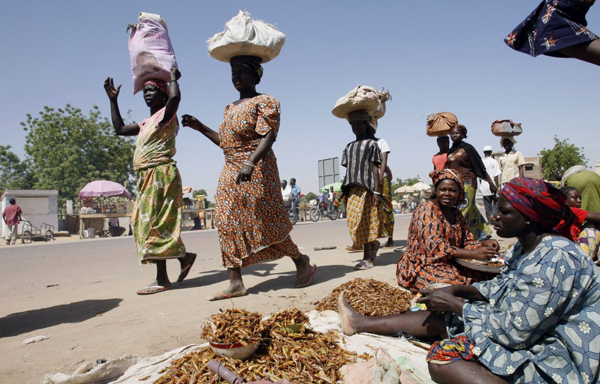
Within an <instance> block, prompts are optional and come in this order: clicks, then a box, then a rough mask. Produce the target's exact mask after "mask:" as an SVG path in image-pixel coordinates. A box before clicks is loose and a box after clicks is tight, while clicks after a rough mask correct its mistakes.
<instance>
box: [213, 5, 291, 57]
mask: <svg viewBox="0 0 600 384" xmlns="http://www.w3.org/2000/svg"><path fill="white" fill-rule="evenodd" d="M207 43H208V54H209V55H210V56H211V57H213V58H215V59H217V60H219V61H224V62H227V63H229V61H230V60H231V58H232V57H234V56H257V57H260V58H261V59H262V62H263V63H266V62H268V61H271V60H273V59H274V58H276V57H277V56H278V55H279V52H280V51H281V48H282V47H283V44H284V43H285V35H284V34H283V33H282V32H280V31H278V30H277V29H276V28H275V27H274V26H272V25H271V24H267V23H265V22H264V21H260V20H252V19H251V18H250V14H249V13H248V12H244V11H240V12H239V13H238V14H237V16H235V17H234V18H233V19H231V20H229V21H228V22H227V23H225V30H224V31H223V32H221V33H217V34H216V35H214V36H213V37H211V38H210V39H208V41H207Z"/></svg>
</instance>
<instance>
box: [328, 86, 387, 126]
mask: <svg viewBox="0 0 600 384" xmlns="http://www.w3.org/2000/svg"><path fill="white" fill-rule="evenodd" d="M380 108H381V101H380V100H379V92H378V91H376V90H375V88H372V87H369V86H366V85H358V86H356V88H354V89H353V90H351V91H350V92H349V93H348V94H347V95H346V96H344V97H340V98H339V99H338V100H337V102H336V103H335V107H333V110H332V111H331V113H333V115H334V116H335V117H339V118H340V119H347V118H348V114H349V113H350V112H352V111H358V110H366V111H367V113H368V114H369V115H370V116H372V114H373V112H375V111H376V110H377V109H380ZM384 113H385V110H384ZM382 116H383V115H382Z"/></svg>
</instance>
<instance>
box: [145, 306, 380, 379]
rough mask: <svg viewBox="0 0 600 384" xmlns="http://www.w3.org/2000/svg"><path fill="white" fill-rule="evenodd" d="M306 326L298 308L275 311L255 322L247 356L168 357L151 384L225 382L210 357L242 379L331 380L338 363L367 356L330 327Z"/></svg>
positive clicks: (337, 375) (208, 352) (336, 373)
mask: <svg viewBox="0 0 600 384" xmlns="http://www.w3.org/2000/svg"><path fill="white" fill-rule="evenodd" d="M213 318H214V317H213ZM307 325H308V317H307V316H306V315H305V314H304V313H302V312H301V311H300V310H298V309H296V308H292V309H287V310H283V311H279V312H277V313H275V314H273V315H272V316H271V317H270V318H269V319H267V320H265V321H263V322H262V323H261V329H262V335H263V342H262V343H261V346H260V347H259V349H258V350H257V351H256V353H255V354H254V355H252V356H251V357H250V358H249V359H248V360H246V361H240V360H235V359H231V358H228V357H221V356H216V355H215V354H214V353H213V352H212V350H211V349H210V348H209V347H207V348H204V349H202V350H201V351H199V352H193V353H190V354H187V355H185V356H184V357H182V358H180V359H177V360H174V361H173V363H172V364H171V366H170V367H169V368H167V369H166V370H165V372H164V375H163V376H162V377H161V378H159V379H158V380H157V381H156V382H155V384H198V383H226V382H225V381H223V380H222V379H220V378H219V377H218V376H217V375H216V374H214V373H213V372H212V371H210V370H209V369H208V368H207V367H206V364H207V363H208V361H209V360H210V359H215V360H218V361H219V362H221V363H222V364H223V365H225V367H226V368H228V369H229V370H231V371H232V372H234V373H235V374H237V375H238V376H241V377H243V378H244V379H245V380H246V381H255V380H264V379H267V380H271V381H274V382H275V381H279V380H282V379H287V380H289V381H291V382H293V383H295V384H303V383H307V384H308V383H335V382H337V381H338V380H341V376H340V373H339V369H340V368H341V367H342V366H343V365H346V364H349V363H354V362H356V361H357V358H358V357H361V358H363V359H369V358H370V356H368V355H361V356H357V355H356V353H354V352H349V351H346V350H344V349H342V348H341V347H340V346H339V345H338V338H339V335H338V334H337V333H336V332H333V331H329V332H327V333H319V332H314V331H312V330H310V329H309V328H307Z"/></svg>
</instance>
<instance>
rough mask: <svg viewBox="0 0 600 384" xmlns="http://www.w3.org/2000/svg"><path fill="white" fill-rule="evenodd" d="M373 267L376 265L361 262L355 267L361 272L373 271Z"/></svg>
mask: <svg viewBox="0 0 600 384" xmlns="http://www.w3.org/2000/svg"><path fill="white" fill-rule="evenodd" d="M373 267H374V265H373V264H372V263H367V262H366V261H364V260H361V261H360V262H359V263H358V264H356V265H355V266H354V269H356V270H359V271H363V270H365V269H371V268H373Z"/></svg>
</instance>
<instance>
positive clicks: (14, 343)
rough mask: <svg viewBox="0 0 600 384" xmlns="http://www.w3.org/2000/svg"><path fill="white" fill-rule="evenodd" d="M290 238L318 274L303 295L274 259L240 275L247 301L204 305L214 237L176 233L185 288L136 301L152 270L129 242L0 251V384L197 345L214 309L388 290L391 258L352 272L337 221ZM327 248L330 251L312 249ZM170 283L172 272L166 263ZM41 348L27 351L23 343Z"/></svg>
mask: <svg viewBox="0 0 600 384" xmlns="http://www.w3.org/2000/svg"><path fill="white" fill-rule="evenodd" d="M409 220H410V216H409V215H397V216H396V221H397V225H396V228H395V237H396V243H397V244H398V245H402V244H405V240H406V233H407V229H408V222H409ZM292 238H293V239H294V241H295V242H296V244H298V246H299V247H301V248H302V249H303V252H304V253H306V254H308V255H309V256H310V257H311V258H312V261H313V262H314V263H316V264H317V265H318V266H319V268H318V270H317V273H316V277H315V280H314V283H313V285H312V286H310V287H307V288H304V289H293V288H292V286H293V284H294V276H295V270H294V264H293V263H292V261H291V260H289V259H287V258H284V259H281V260H278V261H275V262H270V263H264V264H260V265H256V266H252V267H249V268H247V269H245V270H244V281H245V283H246V286H247V288H248V289H249V293H250V294H249V295H248V296H246V297H244V298H237V299H234V300H225V301H220V302H208V301H206V298H207V297H208V296H209V295H211V294H213V293H214V292H216V291H218V290H220V289H223V288H225V287H226V286H227V283H226V279H227V273H226V271H225V270H224V269H223V268H222V267H221V260H220V253H219V248H218V241H217V236H216V231H214V230H205V231H197V232H186V233H184V235H183V239H184V242H185V244H186V246H187V247H188V249H189V250H190V251H192V252H197V253H198V255H199V258H198V260H197V261H196V264H195V265H194V267H193V269H192V271H191V273H190V275H189V276H188V279H187V280H186V281H184V282H183V283H181V284H178V285H176V286H174V288H175V289H173V290H172V291H168V292H164V293H160V294H157V295H152V296H146V297H141V296H138V295H136V294H135V291H136V289H138V288H141V287H144V286H145V285H147V284H148V283H150V282H151V281H153V280H154V273H155V270H154V267H152V266H144V267H140V266H139V265H138V263H137V259H136V256H135V253H134V247H133V241H132V239H131V238H130V237H129V238H127V237H126V238H115V239H91V240H77V241H72V242H64V243H60V242H59V243H54V244H45V243H34V244H30V245H21V246H16V247H4V246H3V247H1V248H0V292H1V297H2V305H1V306H0V350H2V352H3V353H2V354H3V356H4V357H3V362H2V364H1V368H0V382H2V383H5V382H11V383H39V382H40V380H41V378H42V377H43V375H44V374H46V373H53V372H64V373H72V372H73V370H75V369H76V368H77V367H78V366H79V365H80V364H81V363H84V362H88V361H95V360H96V359H99V358H104V359H109V358H117V357H120V356H122V355H124V354H127V353H135V354H139V355H143V356H154V355H158V354H161V353H163V352H165V351H168V350H171V349H174V348H177V347H179V346H182V345H185V344H190V343H197V342H199V334H200V330H201V326H202V322H203V321H204V320H206V318H207V317H208V316H210V315H211V314H213V313H216V312H217V311H218V310H219V308H225V307H232V306H235V307H238V308H246V309H249V310H254V311H259V312H261V313H263V314H268V313H272V312H274V311H276V310H277V309H279V308H285V307H291V306H296V307H298V308H300V309H302V310H309V309H312V307H313V305H312V303H314V302H315V301H316V300H319V299H321V298H322V297H324V296H326V295H327V294H328V293H329V292H331V290H332V289H333V288H335V287H337V286H338V285H340V284H342V283H344V282H346V281H348V280H351V279H353V278H356V277H366V278H376V279H378V280H382V281H386V282H388V283H390V284H395V265H396V262H397V260H398V253H394V252H393V251H392V250H391V249H382V250H381V251H380V255H379V257H378V259H377V263H376V267H375V268H372V269H370V270H367V271H354V269H353V268H352V266H353V265H354V264H355V263H356V261H357V260H358V259H360V258H361V254H349V253H347V252H346V251H345V250H344V247H345V246H346V245H349V243H350V241H349V235H348V231H347V228H346V222H345V220H337V221H335V222H331V221H321V222H319V223H299V224H298V225H296V226H295V227H294V230H293V232H292ZM323 246H336V247H337V249H335V250H331V251H320V252H315V251H313V250H314V248H315V247H323ZM168 266H169V268H170V270H171V271H172V272H171V276H172V278H173V280H174V279H175V278H176V276H177V274H178V271H179V263H178V262H177V261H170V262H169V263H168ZM37 335H44V336H50V339H48V340H44V341H42V342H39V343H35V344H28V345H25V344H23V340H25V339H27V338H30V337H33V336H37Z"/></svg>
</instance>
